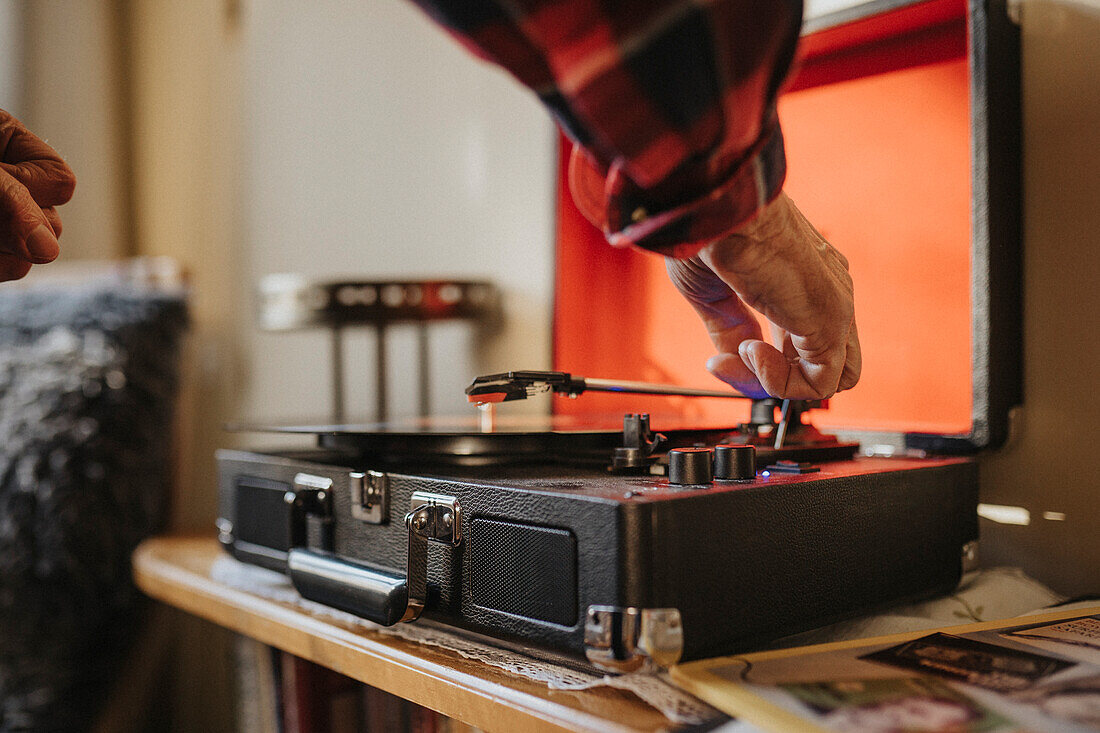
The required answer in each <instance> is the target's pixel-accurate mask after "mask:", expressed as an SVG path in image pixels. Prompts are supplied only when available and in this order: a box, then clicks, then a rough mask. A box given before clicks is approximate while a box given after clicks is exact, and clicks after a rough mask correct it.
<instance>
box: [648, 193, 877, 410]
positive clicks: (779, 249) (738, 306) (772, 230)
mask: <svg viewBox="0 0 1100 733" xmlns="http://www.w3.org/2000/svg"><path fill="white" fill-rule="evenodd" d="M666 262H667V267H668V273H669V277H671V278H672V282H673V283H675V284H676V287H677V288H679V289H680V292H681V293H683V294H684V296H685V297H686V298H687V299H688V301H689V302H690V303H691V305H692V306H693V307H694V308H695V310H696V312H698V314H699V316H700V317H701V318H702V319H703V323H704V324H705V325H706V327H707V331H708V332H709V333H710V337H711V340H712V341H714V345H715V346H716V347H717V349H718V353H717V354H716V355H715V356H713V357H711V358H710V359H709V360H708V361H707V369H708V370H709V371H710V372H711V374H713V375H714V376H716V377H718V378H719V379H721V380H722V381H724V382H726V383H727V384H729V385H730V386H732V387H734V388H736V389H738V390H739V391H742V392H744V393H745V394H749V395H752V396H758V397H763V396H765V395H771V396H773V397H784V398H793V399H820V398H825V397H829V396H831V395H832V394H833V393H834V392H838V391H840V390H844V389H850V388H851V387H853V386H854V385H855V383H856V382H857V381H859V372H860V366H861V363H862V359H861V356H860V351H859V337H858V336H857V335H856V322H855V310H854V305H853V299H852V277H851V275H849V274H848V260H846V259H845V258H844V255H842V254H841V253H840V252H838V251H837V250H836V248H834V247H833V246H832V245H830V244H829V243H828V242H826V241H825V240H824V238H822V236H821V235H820V234H818V232H817V230H816V229H814V227H813V226H812V225H811V224H810V223H809V222H808V221H806V217H804V216H802V212H800V211H799V210H798V209H797V208H796V207H795V205H794V203H793V202H791V200H790V199H789V198H787V195H786V194H780V195H779V198H777V199H776V200H775V201H773V202H772V203H771V204H769V205H768V207H767V208H766V209H765V210H764V212H763V213H762V214H761V215H760V216H759V217H758V218H757V219H756V220H755V221H753V222H751V223H750V224H748V225H747V226H745V227H744V228H742V229H741V230H739V231H738V232H737V233H735V234H732V235H730V236H728V237H725V238H724V239H720V240H717V241H715V242H712V243H711V244H709V245H707V246H706V247H704V248H703V249H702V250H701V251H700V252H699V253H698V254H697V255H696V256H695V257H692V258H691V259H689V260H675V259H671V258H670V259H668V260H666ZM750 307H751V308H752V309H754V310H756V311H758V312H759V313H761V314H763V315H764V316H765V317H766V318H767V319H768V321H770V322H771V323H772V324H773V338H774V340H775V343H776V344H777V345H778V346H780V347H781V348H782V351H780V350H779V349H777V348H775V347H774V346H772V345H770V344H768V343H766V342H765V341H764V340H763V337H762V334H761V331H760V325H759V323H758V322H757V320H756V318H755V317H754V315H753V313H752V311H751V310H749V308H750Z"/></svg>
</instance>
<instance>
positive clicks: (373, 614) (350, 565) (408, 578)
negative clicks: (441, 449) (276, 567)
mask: <svg viewBox="0 0 1100 733" xmlns="http://www.w3.org/2000/svg"><path fill="white" fill-rule="evenodd" d="M301 493H302V492H299V494H301ZM288 497H291V498H288V503H289V504H290V505H291V506H292V507H294V506H296V505H297V504H298V503H305V501H304V500H301V499H300V497H299V499H297V500H296V499H295V498H293V496H292V495H288ZM304 516H305V514H304V513H302V514H300V516H299V515H294V513H293V512H292V517H291V523H292V531H291V537H301V538H303V540H304V537H305V529H304V528H298V529H295V528H294V523H295V522H297V523H298V524H304ZM457 523H458V517H457V515H456V512H455V510H453V509H451V508H448V507H445V506H439V505H436V504H435V503H434V502H433V501H432V500H431V499H429V500H428V503H426V504H423V505H420V506H417V507H416V508H415V509H413V510H412V511H411V512H409V513H408V514H407V515H405V531H406V533H407V534H408V538H409V545H408V555H407V556H406V557H407V567H406V572H405V576H404V577H402V576H401V575H398V574H396V573H390V572H386V571H384V570H377V569H375V568H372V567H370V566H368V565H362V564H360V563H357V562H355V561H353V560H347V559H344V558H342V557H340V556H339V555H336V554H334V553H332V552H328V551H326V550H311V549H307V548H305V547H291V549H290V550H289V551H288V552H287V557H286V565H287V575H288V576H289V577H290V582H291V583H292V584H293V585H294V587H295V588H296V589H297V591H298V592H299V593H300V594H301V595H302V597H303V598H308V599H309V600H311V601H317V602H318V603H323V604H325V605H327V606H332V607H333V608H339V609H340V610H341V611H347V612H348V613H354V614H355V615H356V616H361V617H363V618H365V619H369V620H371V621H374V622H375V623H377V624H382V625H383V626H393V625H394V624H396V623H398V622H400V621H415V620H416V619H417V618H419V617H420V613H421V611H423V610H424V606H425V604H426V603H427V601H428V539H429V537H436V536H437V535H439V534H441V533H443V534H445V533H446V531H448V530H449V529H450V528H452V527H454V526H456V525H457Z"/></svg>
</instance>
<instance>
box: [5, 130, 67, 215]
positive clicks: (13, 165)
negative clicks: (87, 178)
mask: <svg viewBox="0 0 1100 733" xmlns="http://www.w3.org/2000/svg"><path fill="white" fill-rule="evenodd" d="M0 170H3V171H4V172H5V173H7V174H8V175H10V176H11V177H12V178H14V179H15V180H17V181H19V182H20V183H21V184H23V186H24V187H25V188H26V189H27V190H28V191H29V192H30V194H31V197H32V198H33V199H34V200H35V202H36V203H37V204H38V205H39V206H60V205H61V204H64V203H66V202H67V201H68V200H69V199H71V198H72V197H73V190H74V188H75V187H76V177H75V176H74V175H73V171H72V169H71V168H69V166H68V164H67V163H65V161H64V160H62V159H61V156H60V155H58V154H57V151H55V150H54V149H53V148H51V147H50V146H49V145H47V144H46V143H45V142H43V141H42V140H41V139H39V138H38V137H37V136H36V135H34V134H32V133H31V132H29V131H28V130H27V128H25V127H23V125H22V124H20V122H19V121H18V120H16V119H15V118H14V117H11V116H10V115H8V114H6V113H0Z"/></svg>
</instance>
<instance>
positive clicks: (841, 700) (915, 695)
mask: <svg viewBox="0 0 1100 733" xmlns="http://www.w3.org/2000/svg"><path fill="white" fill-rule="evenodd" d="M780 687H782V688H783V689H784V690H785V691H786V692H788V693H790V694H791V695H792V696H794V697H795V698H797V699H798V700H799V701H800V702H802V703H804V704H805V705H807V706H809V707H810V708H811V709H812V710H813V711H814V712H815V713H816V714H817V715H818V716H820V717H819V719H818V721H817V722H819V723H820V724H821V725H823V726H825V727H826V728H830V729H834V730H843V731H860V732H861V733H872V732H875V733H877V732H879V731H881V732H883V733H885V732H886V731H955V732H957V733H964V732H965V733H970V732H971V731H1009V730H1016V729H1017V725H1016V724H1015V723H1014V722H1012V721H1010V720H1008V719H1007V718H1005V717H1004V716H1002V715H1000V714H998V713H996V712H994V711H992V710H989V709H988V708H986V707H984V706H982V705H980V704H979V703H977V702H976V701H974V700H972V699H971V698H969V697H967V696H966V695H964V694H962V693H961V692H959V691H957V690H954V689H952V688H951V687H948V686H947V685H946V684H944V683H943V682H940V681H939V680H935V679H929V678H921V677H909V678H902V679H881V680H850V681H843V682H810V683H803V684H786V685H780Z"/></svg>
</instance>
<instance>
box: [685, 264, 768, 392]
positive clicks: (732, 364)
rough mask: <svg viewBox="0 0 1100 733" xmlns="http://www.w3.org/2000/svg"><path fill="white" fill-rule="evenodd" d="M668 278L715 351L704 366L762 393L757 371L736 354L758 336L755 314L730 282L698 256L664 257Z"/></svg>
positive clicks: (742, 389)
mask: <svg viewBox="0 0 1100 733" xmlns="http://www.w3.org/2000/svg"><path fill="white" fill-rule="evenodd" d="M665 267H666V269H667V271H668V274H669V278H670V279H671V280H672V282H673V284H674V285H676V287H677V289H679V290H680V292H681V293H682V294H683V295H684V297H685V298H686V299H687V301H688V303H690V304H691V306H692V308H694V309H695V312H696V313H697V314H699V317H700V319H701V320H702V321H703V325H704V326H706V329H707V333H709V334H710V338H711V341H712V342H713V343H714V346H715V347H716V348H717V350H718V353H717V354H716V355H715V356H713V357H711V358H710V359H709V360H708V361H707V364H706V367H707V370H708V371H709V372H710V373H711V374H713V375H714V376H715V377H717V378H718V379H720V380H722V381H723V382H725V383H726V384H728V385H730V386H731V387H733V388H734V389H736V390H737V391H739V392H741V393H743V394H746V395H749V396H752V397H765V396H767V395H766V394H765V393H764V389H763V387H762V386H761V385H760V382H759V381H758V380H757V378H756V375H755V374H753V372H752V371H751V370H750V369H749V368H748V366H746V364H745V362H744V361H743V360H742V359H741V357H740V356H738V355H737V349H738V347H739V345H740V344H741V343H742V342H743V341H744V340H745V339H759V338H761V331H760V324H759V322H758V321H757V320H756V316H755V315H754V314H753V313H752V311H750V310H749V309H748V308H747V307H746V306H745V304H744V303H743V302H741V299H740V298H738V297H737V294H736V293H734V292H733V291H732V290H731V289H730V287H729V285H727V284H726V283H725V282H723V281H722V279H721V278H719V277H718V276H717V275H716V274H715V273H714V272H713V271H711V270H710V269H709V268H707V267H706V266H705V265H703V264H702V263H701V262H700V261H699V260H698V259H696V258H692V259H690V260H675V259H671V258H668V259H666V260H665Z"/></svg>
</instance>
